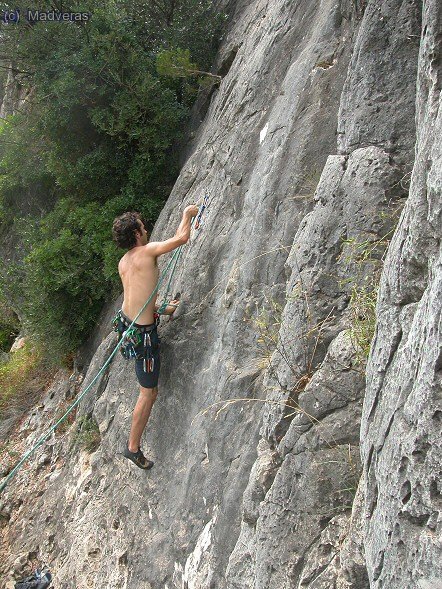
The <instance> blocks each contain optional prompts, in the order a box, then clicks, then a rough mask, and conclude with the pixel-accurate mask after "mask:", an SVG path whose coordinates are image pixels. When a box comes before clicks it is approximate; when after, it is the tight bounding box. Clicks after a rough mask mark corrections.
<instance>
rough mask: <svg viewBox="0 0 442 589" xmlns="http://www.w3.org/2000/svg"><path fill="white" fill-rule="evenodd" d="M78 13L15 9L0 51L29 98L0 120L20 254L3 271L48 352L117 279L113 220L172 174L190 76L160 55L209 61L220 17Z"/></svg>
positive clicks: (207, 10)
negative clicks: (58, 16)
mask: <svg viewBox="0 0 442 589" xmlns="http://www.w3.org/2000/svg"><path fill="white" fill-rule="evenodd" d="M27 7H28V6H27V5H26V4H25V3H20V2H19V3H18V4H17V8H19V9H21V10H22V12H23V13H24V11H25V9H26V8H27ZM39 8H40V9H41V10H51V9H53V6H52V4H51V3H49V2H40V3H39ZM78 9H80V10H81V11H82V12H84V11H89V12H90V13H92V17H91V19H90V20H89V22H87V23H85V24H78V23H75V22H72V23H56V22H52V23H44V22H37V23H35V24H33V25H32V26H29V25H27V23H26V21H25V19H21V21H20V23H19V25H14V26H12V25H11V26H8V27H2V28H1V31H0V37H1V42H2V57H1V58H0V59H1V60H4V63H5V64H6V65H7V64H9V62H10V61H11V62H12V61H13V62H14V68H15V70H16V74H17V80H18V81H19V83H20V84H21V86H22V88H23V90H24V92H25V93H26V95H27V100H26V102H25V103H24V104H23V105H22V106H21V108H20V110H19V111H18V112H17V113H16V114H14V115H13V116H10V117H7V118H6V120H3V121H0V225H1V226H2V228H3V229H7V230H8V231H9V232H11V231H13V232H14V235H15V236H16V237H17V241H18V242H19V244H18V245H19V246H20V248H22V249H23V255H22V257H23V258H24V263H23V265H22V266H21V267H19V268H18V267H10V266H11V265H10V264H9V265H8V267H6V268H5V267H3V269H2V272H1V278H0V280H1V281H2V282H3V284H4V285H5V286H6V287H7V290H8V296H14V297H15V298H17V299H18V300H19V301H20V304H21V308H22V309H23V315H24V321H25V323H26V326H27V328H28V330H29V331H30V332H32V333H35V334H36V335H37V336H38V337H40V338H44V339H46V340H49V345H48V347H47V349H48V350H49V351H50V354H57V355H63V354H65V353H68V352H70V351H72V350H74V349H75V348H76V347H77V346H78V345H79V344H80V343H81V342H82V341H84V339H85V338H86V337H87V335H88V334H89V332H90V330H91V329H92V328H93V326H94V323H95V318H96V316H97V314H98V313H99V311H100V309H101V307H102V305H103V303H104V301H105V300H106V299H107V298H108V297H109V296H112V295H113V294H114V292H115V288H117V286H118V285H119V282H118V278H117V275H116V263H117V260H118V257H119V255H121V254H122V252H118V251H117V249H116V247H114V245H113V244H112V242H111V225H112V220H113V218H114V217H115V216H116V215H119V214H121V213H123V212H125V211H127V210H138V211H140V212H141V213H142V214H143V217H144V218H145V219H146V220H147V221H148V222H149V223H150V224H153V223H154V221H155V220H156V218H157V216H158V213H159V211H160V210H161V207H162V205H163V203H164V200H165V199H166V198H167V196H168V194H169V192H170V189H171V187H172V185H173V183H174V181H175V178H176V175H177V172H178V160H177V153H176V149H175V148H174V146H175V145H176V144H177V142H178V141H179V139H180V137H181V134H182V129H183V127H184V124H185V122H186V119H187V117H188V113H189V109H190V107H191V105H192V102H193V100H194V98H195V95H196V92H197V89H198V82H197V80H192V79H190V80H189V79H184V78H171V77H170V76H164V75H161V74H160V73H159V72H158V70H157V60H158V56H159V55H162V54H164V52H166V53H167V51H169V52H170V54H171V55H182V56H183V57H182V59H184V61H185V62H186V64H187V65H189V67H190V66H192V67H193V66H195V67H196V64H197V63H198V64H199V66H200V67H202V68H203V69H208V68H210V64H211V61H212V59H213V56H214V53H215V50H216V46H217V42H218V39H219V31H220V27H221V26H222V23H223V20H224V15H222V14H220V13H218V12H217V11H216V10H214V8H213V2H211V1H209V0H186V1H184V0H159V1H158V2H153V3H150V2H148V3H146V2H141V0H140V1H139V2H138V1H136V0H135V1H134V0H123V1H118V2H115V1H114V0H103V1H100V2H92V1H91V0H89V1H88V0H86V2H84V3H81V5H80V4H78V5H77V4H75V3H74V4H73V5H70V6H69V10H72V11H75V10H78ZM182 47H183V48H184V49H180V48H182ZM4 77H5V75H4V74H3V76H2V78H1V79H0V83H2V80H3V79H4ZM48 211H50V212H49V213H48ZM10 293H11V294H10ZM12 293H13V294H12Z"/></svg>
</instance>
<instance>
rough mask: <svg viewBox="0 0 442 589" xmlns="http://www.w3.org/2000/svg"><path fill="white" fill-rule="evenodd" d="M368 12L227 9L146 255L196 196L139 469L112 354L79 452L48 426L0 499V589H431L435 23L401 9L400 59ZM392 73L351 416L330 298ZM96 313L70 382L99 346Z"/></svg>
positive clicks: (103, 335) (352, 279) (340, 313)
mask: <svg viewBox="0 0 442 589" xmlns="http://www.w3.org/2000/svg"><path fill="white" fill-rule="evenodd" d="M381 4H382V6H380V3H379V2H375V1H371V2H365V1H362V0H361V1H358V2H349V1H347V0H345V1H342V2H338V3H336V2H332V1H331V0H330V1H328V0H324V1H323V2H321V3H313V2H304V1H299V2H288V1H286V0H275V1H272V2H266V1H265V0H254V1H251V2H242V3H238V5H237V10H236V12H235V15H234V16H233V19H232V22H231V24H230V29H229V31H228V32H227V34H226V38H225V41H224V44H223V47H222V49H221V51H220V55H219V57H218V65H219V70H220V71H222V72H223V75H224V79H223V81H222V83H221V85H220V87H219V89H217V90H215V91H214V92H213V93H212V95H211V97H210V98H207V102H206V103H205V104H204V103H203V104H200V105H199V110H198V111H196V113H200V112H205V111H207V112H206V115H205V118H204V120H203V121H202V123H201V125H200V126H199V128H198V130H197V132H196V134H195V136H194V137H193V139H192V142H191V145H190V146H189V147H188V157H187V160H186V161H185V162H184V165H183V169H182V171H181V174H180V177H179V179H178V181H177V183H176V186H175V188H174V190H173V192H172V195H171V197H170V199H169V201H168V203H167V205H166V207H165V208H164V210H163V212H162V213H161V216H160V219H159V221H158V223H157V226H156V228H155V231H154V234H153V238H154V239H162V238H166V237H168V236H170V235H171V234H173V232H174V230H175V228H176V226H177V224H178V221H179V218H180V214H181V210H182V208H183V207H184V206H185V205H186V204H188V203H190V202H195V201H196V202H200V201H201V200H202V197H203V196H204V195H205V194H208V195H209V199H210V206H209V209H208V213H207V215H206V218H205V223H204V227H203V230H202V231H201V232H200V233H196V234H195V235H194V236H193V237H192V240H191V243H190V245H189V246H187V247H186V249H185V251H184V254H183V259H182V263H181V264H180V266H179V267H178V269H177V273H176V275H175V279H174V283H173V285H172V289H173V292H175V291H177V290H180V291H181V293H182V299H183V302H182V305H181V306H180V309H179V314H178V316H177V318H176V319H175V320H174V321H172V322H167V323H165V324H164V325H163V326H162V330H161V337H162V344H161V345H162V372H161V380H160V393H159V396H158V400H157V402H156V404H155V407H154V409H153V413H152V416H151V420H150V422H149V425H148V430H147V433H146V436H145V440H144V441H143V448H145V449H146V452H147V454H148V455H149V456H150V457H152V459H153V460H154V461H155V466H154V468H153V470H152V471H150V472H149V473H145V472H141V471H140V470H137V469H136V468H135V467H131V466H130V465H129V464H128V463H127V462H126V461H125V460H124V459H123V458H122V457H121V454H120V453H121V451H122V449H123V447H124V444H125V442H126V439H127V435H128V431H129V423H130V417H131V412H132V409H133V405H134V403H135V399H136V396H137V386H136V381H135V376H134V373H133V366H131V365H130V364H127V363H126V362H125V361H124V360H123V358H122V357H121V356H120V355H119V354H118V355H117V356H116V357H115V359H114V360H113V362H112V365H111V367H110V369H109V370H107V371H106V372H105V374H104V375H103V376H102V378H101V379H100V381H99V383H98V385H97V387H96V388H95V389H94V392H93V393H91V394H90V395H89V396H88V397H86V398H85V399H84V401H83V402H82V404H81V406H80V409H79V415H89V416H91V415H92V416H93V417H94V419H96V421H97V423H98V426H99V430H100V438H101V444H100V447H99V449H98V450H97V451H96V452H94V453H93V454H92V455H89V454H88V453H87V452H85V451H82V450H79V449H78V448H75V446H73V447H71V440H73V439H74V438H75V425H73V426H72V427H71V428H70V429H68V430H67V431H66V432H65V433H64V437H63V436H61V437H57V436H55V437H54V439H53V440H51V445H50V448H51V449H50V450H48V448H47V447H46V448H44V449H43V450H42V452H41V453H40V454H38V456H37V457H36V459H35V461H33V462H32V463H31V466H30V467H29V470H28V471H26V470H23V471H21V472H20V474H19V475H17V479H16V481H15V482H14V483H12V484H11V487H10V488H9V489H8V491H7V493H6V494H5V496H4V499H3V502H2V504H1V505H0V513H2V514H5V517H4V519H6V520H7V525H5V526H4V528H3V529H4V534H3V538H4V539H3V548H2V552H3V553H4V558H3V559H2V560H1V562H2V563H3V564H0V571H1V572H3V573H7V572H9V571H12V570H13V569H14V562H18V561H17V558H18V559H19V562H20V566H22V565H23V564H26V562H30V561H31V560H32V558H35V557H38V558H39V559H40V560H44V561H46V562H48V563H49V564H51V565H52V569H53V572H54V574H55V583H56V585H57V586H58V587H60V588H62V589H67V588H71V587H72V588H76V589H80V588H81V589H82V588H83V587H109V588H111V589H114V588H115V589H117V588H118V589H120V588H121V589H122V588H124V589H158V588H160V587H161V588H162V589H163V588H164V589H166V588H167V589H178V588H183V589H185V588H187V589H224V588H226V589H239V588H241V589H243V588H247V589H248V588H250V589H269V588H270V587H271V588H272V589H288V588H289V587H290V588H291V587H297V588H299V589H301V588H302V589H326V588H327V589H333V588H335V589H368V587H376V588H379V589H380V588H381V587H383V588H384V589H386V588H387V587H388V589H396V588H397V589H399V588H400V589H408V588H410V589H411V587H413V588H414V587H416V585H419V584H420V585H421V586H422V587H426V586H428V583H433V581H434V579H435V578H437V577H438V576H439V574H440V569H439V564H435V563H436V555H437V550H438V544H437V542H438V541H437V532H438V531H439V528H438V526H439V522H438V518H439V516H438V513H439V503H440V488H439V479H438V478H437V474H435V473H437V472H438V471H436V468H439V467H440V458H439V456H440V445H438V444H439V442H438V439H437V435H438V430H437V426H438V423H439V421H440V415H442V409H441V408H440V407H439V401H440V378H439V377H440V325H439V323H440V288H441V285H440V280H441V276H440V259H439V258H438V256H439V250H438V248H439V246H440V227H441V223H440V221H441V219H440V216H441V212H440V211H441V209H440V200H441V199H440V186H441V179H440V159H441V154H440V146H439V143H438V142H437V141H436V138H437V137H438V136H440V121H439V119H437V116H439V118H440V114H439V112H440V111H438V100H439V99H438V94H437V92H438V90H439V91H440V71H439V70H438V68H439V67H440V66H439V65H438V64H439V61H438V59H439V57H438V55H439V54H438V50H439V49H438V47H439V45H440V39H439V41H438V37H437V34H436V31H437V26H438V23H439V25H440V13H439V12H440V9H439V8H437V7H436V2H435V0H433V2H431V1H430V2H428V3H427V4H426V5H425V11H424V29H423V31H424V34H423V38H422V39H423V40H422V45H421V53H420V56H419V61H418V46H419V40H420V35H421V30H420V14H421V8H422V5H421V2H419V1H417V0H408V1H405V0H389V1H388V2H383V3H381ZM438 19H439V20H438ZM425 27H426V28H425ZM417 75H418V81H419V83H418V88H419V92H418V101H417V123H418V157H417V160H416V165H415V168H414V171H413V180H412V191H411V195H412V196H411V197H410V199H409V201H408V204H407V207H406V209H405V213H404V214H403V215H402V216H401V220H400V224H399V227H398V229H397V231H396V234H395V237H394V239H393V242H392V246H391V248H390V252H389V254H388V258H387V262H386V266H385V270H384V276H383V279H382V285H381V293H380V298H379V305H378V315H379V323H378V328H377V331H376V336H375V340H374V344H373V349H372V353H371V358H370V363H369V371H368V390H367V396H366V399H365V403H364V408H363V398H364V392H365V385H366V382H365V374H364V366H363V363H361V360H360V358H359V356H358V347H357V344H356V343H355V337H354V331H355V325H354V323H355V316H354V310H353V307H352V293H353V292H354V290H355V289H356V290H357V289H359V290H360V289H361V288H363V287H364V285H368V286H369V287H373V286H375V283H376V281H377V277H378V274H379V272H380V268H381V265H382V261H383V260H382V258H383V251H384V249H385V247H386V245H387V243H388V241H389V240H390V238H391V236H392V233H393V231H394V227H395V224H396V222H397V218H398V217H399V215H400V212H401V209H402V207H403V204H404V202H405V200H406V198H407V196H408V182H407V180H408V178H409V175H410V172H411V169H412V164H413V161H414V153H413V146H414V143H415V129H414V126H415V114H416V109H415V99H416V76H417ZM201 100H203V99H201ZM195 116H196V115H195ZM438 133H439V135H438ZM336 134H337V135H338V138H337V139H336ZM336 152H337V153H336ZM163 267H164V263H163ZM170 294H173V293H170ZM111 314H112V312H111V310H107V311H105V312H104V313H103V315H102V318H101V319H100V323H99V326H98V328H97V334H96V338H95V339H93V340H91V342H90V343H89V345H88V346H86V348H85V350H84V358H85V359H86V361H87V358H88V356H89V353H90V349H91V348H94V347H95V346H96V345H97V344H99V345H98V349H97V351H96V353H95V354H94V356H93V358H92V360H91V362H90V366H89V370H88V373H87V375H86V377H85V381H84V383H83V385H86V384H87V383H88V382H90V381H91V379H92V378H93V377H94V375H95V374H96V373H97V371H98V370H99V368H100V367H101V365H102V364H103V362H104V360H105V359H106V357H107V356H108V355H109V353H110V351H111V350H112V348H113V346H114V344H115V335H114V334H113V333H110V328H109V329H106V326H105V323H104V322H105V321H106V320H108V319H109V317H110V316H111ZM106 318H107V319H106ZM260 340H261V341H260ZM435 341H438V342H439V344H438V345H434V342H435ZM438 379H439V380H438ZM70 386H71V385H70V383H69V380H68V379H65V382H64V383H60V384H59V386H57V387H56V390H55V391H52V393H51V394H53V399H52V402H53V404H54V408H55V407H57V406H58V403H60V402H61V400H66V396H67V393H66V391H67V390H70ZM44 407H46V409H47V408H48V407H49V405H47V404H45V405H44ZM41 411H42V412H43V413H42V414H41V415H44V411H45V409H44V408H43V409H42V410H41ZM361 416H362V419H363V429H362V442H363V444H362V445H363V448H362V450H363V452H362V455H363V461H362V464H361V461H360V447H359V444H360V442H359V440H360V431H359V426H360V421H361ZM38 418H39V413H38V411H37V413H36V415H35V416H33V417H32V419H31V420H30V421H29V423H28V425H27V427H28V428H29V431H27V430H26V429H24V430H22V432H21V435H22V438H24V437H25V434H26V433H27V434H28V435H29V437H28V442H27V443H28V444H32V443H33V442H34V441H35V440H36V439H37V438H38V435H39V432H40V431H41V429H43V425H42V424H41V423H39V419H38ZM439 426H440V424H439ZM361 473H362V477H361ZM25 485H27V488H24V486H25ZM30 498H32V501H31V500H30ZM37 514H38V516H37ZM367 514H368V515H369V517H367ZM413 583H414V584H413Z"/></svg>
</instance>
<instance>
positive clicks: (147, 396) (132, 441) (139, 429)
mask: <svg viewBox="0 0 442 589" xmlns="http://www.w3.org/2000/svg"><path fill="white" fill-rule="evenodd" d="M157 394H158V387H155V388H153V389H147V388H145V387H142V386H140V395H139V397H138V401H137V403H136V405H135V409H134V412H133V415H132V425H131V428H130V434H129V444H128V446H129V450H130V451H131V452H137V451H138V448H139V447H140V441H141V436H142V434H143V431H144V428H145V427H146V425H147V422H148V419H149V416H150V412H151V410H152V406H153V404H154V403H155V399H156V398H157Z"/></svg>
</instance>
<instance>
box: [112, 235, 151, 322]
mask: <svg viewBox="0 0 442 589" xmlns="http://www.w3.org/2000/svg"><path fill="white" fill-rule="evenodd" d="M118 272H119V274H120V277H121V282H122V283H123V289H124V300H123V305H122V307H121V310H122V311H123V313H124V314H125V315H126V316H127V317H129V318H130V319H131V320H132V319H134V317H136V315H137V313H138V312H139V311H140V309H141V308H142V306H143V305H144V303H145V302H146V301H147V299H148V298H149V297H150V295H151V294H152V291H153V290H154V288H155V286H156V284H157V282H158V274H159V272H158V265H157V260H156V258H154V257H153V256H152V255H150V254H149V251H148V250H147V249H146V247H145V246H139V247H135V248H133V249H131V250H129V251H128V252H126V253H125V254H124V256H123V257H122V258H121V260H120V263H119V264H118ZM155 301H156V297H153V299H152V300H151V301H150V303H149V304H148V305H147V307H146V308H145V309H144V311H143V312H142V313H141V315H140V316H139V317H138V319H137V323H138V324H141V325H149V324H151V323H153V322H154V312H155Z"/></svg>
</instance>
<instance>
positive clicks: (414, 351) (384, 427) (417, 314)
mask: <svg viewBox="0 0 442 589" xmlns="http://www.w3.org/2000/svg"><path fill="white" fill-rule="evenodd" d="M441 23H442V7H441V6H440V3H438V2H427V3H426V4H425V7H424V22H423V36H422V42H421V50H420V55H419V76H418V90H417V146H416V162H415V166H414V169H413V175H412V180H411V187H410V197H409V199H408V201H407V204H406V207H405V209H404V212H403V215H402V217H401V220H400V224H399V227H398V229H397V231H396V233H395V236H394V239H393V241H392V244H391V246H390V250H389V253H388V257H387V259H386V262H385V267H384V272H383V277H382V282H381V290H380V295H379V300H378V324H377V330H376V336H375V340H374V343H373V348H372V353H371V358H370V363H369V370H368V373H367V394H366V399H365V403H364V414H363V422H362V430H361V436H362V440H363V446H362V448H363V459H364V469H365V471H366V473H365V475H366V480H365V485H364V492H365V513H364V518H365V522H364V523H365V536H366V542H365V551H366V557H367V565H368V570H369V576H370V584H371V587H375V588H378V587H379V588H380V587H388V588H389V589H390V588H391V589H396V588H397V589H399V588H400V589H411V588H414V587H426V586H428V587H429V586H434V587H436V586H437V584H438V583H439V584H440V583H441V580H442V564H441V558H440V556H441V544H440V533H441V508H442V502H441V450H442V443H441V437H440V433H441V430H440V428H441V416H442V411H441V409H442V404H441V401H442V388H441V385H442V381H441V341H442V339H441V301H442V271H441V250H440V238H441V228H442V216H441V202H442V193H441V186H442V150H441V141H440V138H441V133H442V117H441V112H442V110H441V108H440V105H441V96H440V90H441V80H442V68H441V65H440V59H441V42H440V41H441Z"/></svg>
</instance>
